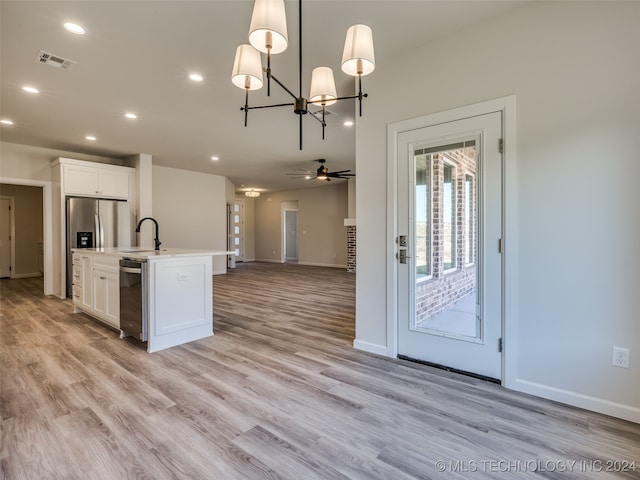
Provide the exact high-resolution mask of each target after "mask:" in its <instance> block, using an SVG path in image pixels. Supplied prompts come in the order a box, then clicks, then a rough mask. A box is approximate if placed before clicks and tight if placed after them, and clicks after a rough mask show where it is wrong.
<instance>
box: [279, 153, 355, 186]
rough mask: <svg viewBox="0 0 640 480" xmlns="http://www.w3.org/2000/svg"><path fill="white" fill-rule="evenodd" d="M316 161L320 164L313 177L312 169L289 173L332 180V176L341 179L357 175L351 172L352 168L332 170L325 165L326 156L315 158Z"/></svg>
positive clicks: (315, 178)
mask: <svg viewBox="0 0 640 480" xmlns="http://www.w3.org/2000/svg"><path fill="white" fill-rule="evenodd" d="M314 162H318V163H319V164H320V166H319V167H318V169H317V170H316V176H315V177H312V176H311V172H310V171H305V172H304V173H287V175H289V176H290V177H291V178H293V179H295V178H304V179H305V180H325V181H327V182H330V181H331V179H332V178H340V179H348V178H350V177H355V176H356V174H355V173H351V170H338V171H336V172H330V171H329V169H328V168H327V167H326V166H325V162H326V160H325V159H324V158H318V159H317V160H314Z"/></svg>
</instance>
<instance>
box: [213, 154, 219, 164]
mask: <svg viewBox="0 0 640 480" xmlns="http://www.w3.org/2000/svg"><path fill="white" fill-rule="evenodd" d="M211 160H213V161H214V162H217V161H218V160H220V157H219V156H217V155H214V156H213V157H211Z"/></svg>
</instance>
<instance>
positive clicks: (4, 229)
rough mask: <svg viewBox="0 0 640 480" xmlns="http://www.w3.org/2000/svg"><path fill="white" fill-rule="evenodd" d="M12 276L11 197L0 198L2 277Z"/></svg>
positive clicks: (0, 260) (0, 272)
mask: <svg viewBox="0 0 640 480" xmlns="http://www.w3.org/2000/svg"><path fill="white" fill-rule="evenodd" d="M10 276H11V199H10V198H8V197H3V198H0V277H2V278H5V277H10Z"/></svg>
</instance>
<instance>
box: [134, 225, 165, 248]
mask: <svg viewBox="0 0 640 480" xmlns="http://www.w3.org/2000/svg"><path fill="white" fill-rule="evenodd" d="M145 220H151V221H152V222H153V223H155V224H156V238H154V239H153V241H154V242H155V243H156V250H160V245H162V242H161V241H160V235H159V232H158V230H159V228H158V221H157V220H156V219H155V218H151V217H144V218H143V219H142V220H140V221H139V222H138V226H137V227H136V232H137V233H140V225H142V222H144V221H145Z"/></svg>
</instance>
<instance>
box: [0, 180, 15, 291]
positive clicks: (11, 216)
mask: <svg viewBox="0 0 640 480" xmlns="http://www.w3.org/2000/svg"><path fill="white" fill-rule="evenodd" d="M5 185H6V184H5ZM0 198H3V199H6V200H9V224H10V225H9V235H10V236H11V241H10V242H9V249H10V251H9V257H11V258H9V262H10V265H9V267H10V268H9V278H15V276H16V214H15V210H16V198H15V197H14V196H13V195H0Z"/></svg>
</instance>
